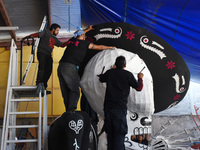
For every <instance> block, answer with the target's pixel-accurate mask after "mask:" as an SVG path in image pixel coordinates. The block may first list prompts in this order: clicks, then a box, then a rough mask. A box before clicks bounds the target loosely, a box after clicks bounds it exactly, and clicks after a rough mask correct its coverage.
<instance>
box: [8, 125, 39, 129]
mask: <svg viewBox="0 0 200 150" xmlns="http://www.w3.org/2000/svg"><path fill="white" fill-rule="evenodd" d="M38 127H39V125H16V126H8V128H10V129H16V128H38Z"/></svg>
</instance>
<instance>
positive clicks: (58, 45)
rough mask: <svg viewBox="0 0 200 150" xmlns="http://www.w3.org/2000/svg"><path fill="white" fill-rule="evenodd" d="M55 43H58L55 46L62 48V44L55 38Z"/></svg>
mask: <svg viewBox="0 0 200 150" xmlns="http://www.w3.org/2000/svg"><path fill="white" fill-rule="evenodd" d="M55 41H56V43H55V46H57V47H60V46H61V45H62V42H61V41H60V40H58V39H57V38H55Z"/></svg>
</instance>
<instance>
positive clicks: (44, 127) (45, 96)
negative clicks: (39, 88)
mask: <svg viewBox="0 0 200 150" xmlns="http://www.w3.org/2000/svg"><path fill="white" fill-rule="evenodd" d="M47 106H48V101H47V95H46V90H45V91H44V99H43V150H47V133H48V131H47V130H48V129H47Z"/></svg>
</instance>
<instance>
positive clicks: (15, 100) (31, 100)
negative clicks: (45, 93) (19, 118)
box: [10, 99, 39, 102]
mask: <svg viewBox="0 0 200 150" xmlns="http://www.w3.org/2000/svg"><path fill="white" fill-rule="evenodd" d="M10 101H11V102H35V101H39V99H11V100H10Z"/></svg>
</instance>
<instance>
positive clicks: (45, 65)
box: [36, 52, 53, 88]
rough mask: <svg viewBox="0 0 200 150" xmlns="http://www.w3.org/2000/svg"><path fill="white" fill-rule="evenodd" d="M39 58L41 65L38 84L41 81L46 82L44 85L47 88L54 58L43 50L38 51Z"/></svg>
mask: <svg viewBox="0 0 200 150" xmlns="http://www.w3.org/2000/svg"><path fill="white" fill-rule="evenodd" d="M37 58H38V61H39V66H38V73H37V79H36V85H38V84H39V83H44V87H45V88H46V87H47V82H48V80H49V78H50V76H51V73H52V63H53V59H52V57H51V55H47V54H45V53H41V52H38V53H37Z"/></svg>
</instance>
